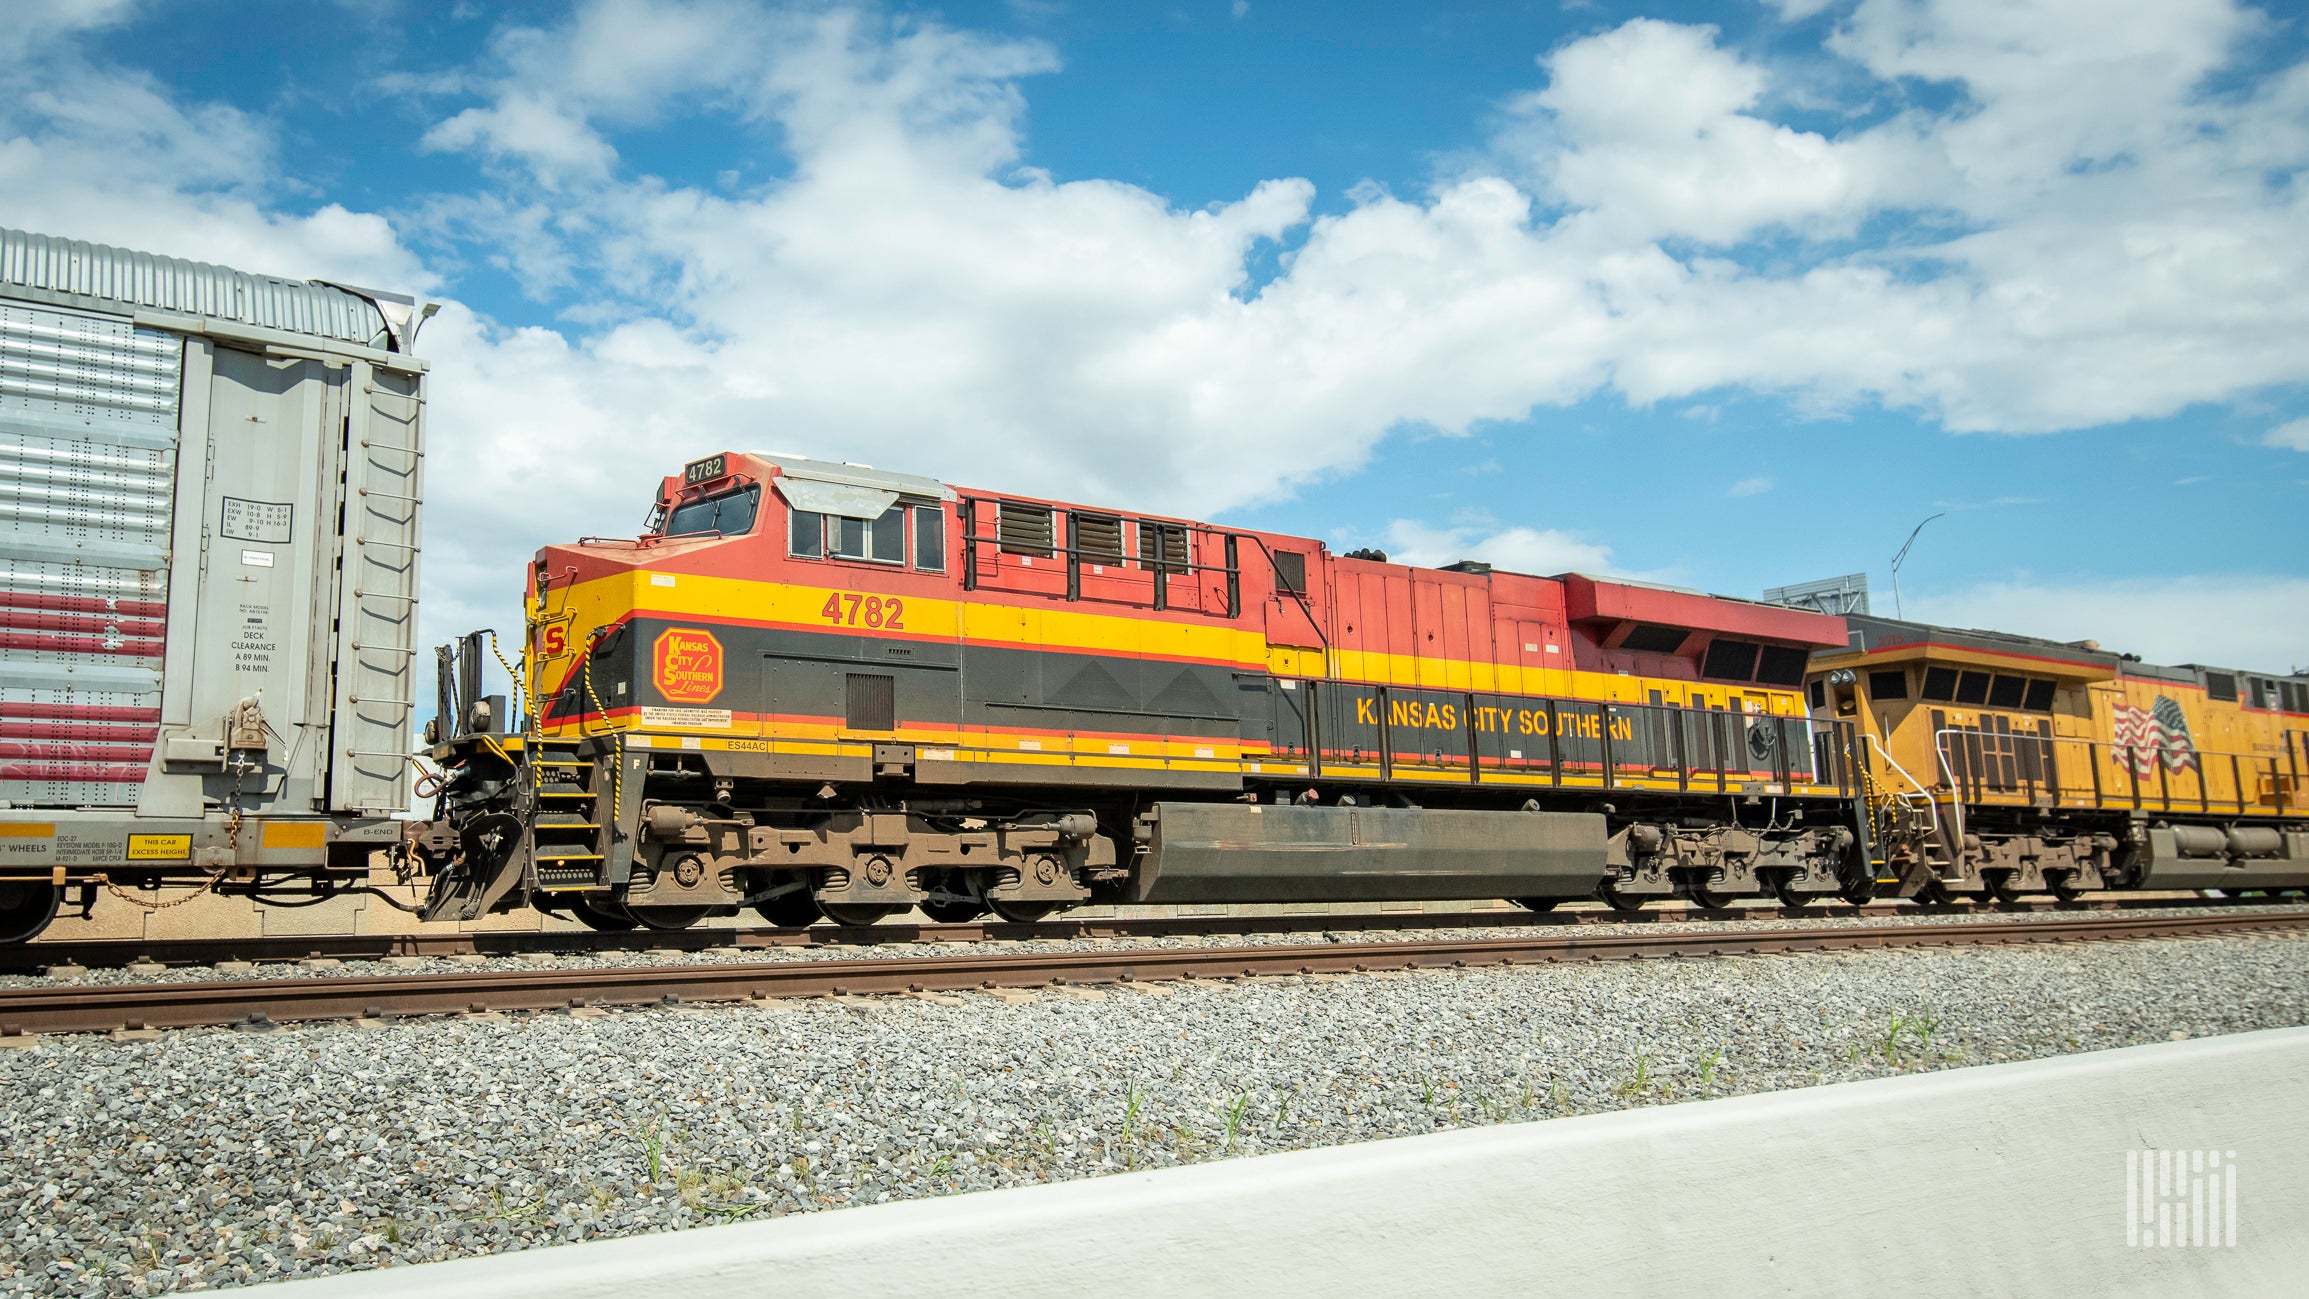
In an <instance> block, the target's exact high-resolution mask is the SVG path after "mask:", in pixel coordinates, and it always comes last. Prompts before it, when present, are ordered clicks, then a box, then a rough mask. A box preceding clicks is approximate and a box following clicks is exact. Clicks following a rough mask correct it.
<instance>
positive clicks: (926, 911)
mask: <svg viewBox="0 0 2309 1299" xmlns="http://www.w3.org/2000/svg"><path fill="white" fill-rule="evenodd" d="M922 914H923V915H926V916H928V917H930V918H931V919H932V920H935V921H937V922H938V923H939V924H942V925H960V924H967V923H969V922H970V921H973V920H976V919H977V918H978V917H980V916H983V915H985V914H986V908H985V907H984V906H981V905H980V904H978V903H976V902H971V901H967V900H965V901H962V902H925V903H923V904H922Z"/></svg>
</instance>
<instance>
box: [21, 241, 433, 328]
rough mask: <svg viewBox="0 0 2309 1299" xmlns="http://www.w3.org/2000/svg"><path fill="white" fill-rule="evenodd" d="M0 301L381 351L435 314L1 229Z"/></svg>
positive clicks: (346, 290) (331, 289) (333, 287)
mask: <svg viewBox="0 0 2309 1299" xmlns="http://www.w3.org/2000/svg"><path fill="white" fill-rule="evenodd" d="M0 297H9V298H17V299H20V300H23V301H28V302H39V303H43V304H47V305H51V306H61V307H77V308H80V309H82V310H85V311H100V312H105V313H108V314H111V315H124V316H125V315H135V314H136V313H137V312H138V311H140V310H144V311H154V312H171V313H175V314H178V315H185V316H199V317H206V318H208V319H211V320H221V321H232V322H236V323H239V324H243V325H253V326H257V327H259V328H263V329H275V330H280V331H282V332H285V333H291V334H304V335H307V336H309V337H314V338H333V339H338V340H341V341H343V342H347V343H355V344H359V345H360V346H362V347H371V348H375V349H377V350H379V351H386V352H407V351H409V350H410V348H411V347H412V346H413V345H414V344H415V342H416V335H417V326H418V325H419V324H421V323H423V321H424V319H425V317H426V316H429V315H431V314H432V308H431V307H430V306H427V307H426V308H425V309H424V310H423V311H419V310H418V309H417V303H416V299H414V298H410V297H408V296H406V295H403V294H399V293H386V292H383V291H381V290H378V289H361V288H354V287H353V286H351V285H341V284H331V283H329V282H327V281H325V280H304V281H298V280H286V279H282V278H280V277H278V276H273V275H253V274H250V273H249V272H247V271H236V270H233V269H232V268H230V267H227V266H215V265H211V264H210V263H207V262H194V261H186V260H184V259H183V258H179V257H163V256H161V255H159V254H157V253H144V252H137V251H135V250H133V249H128V248H114V247H111V246H109V245H106V244H92V243H86V242H83V241H81V240H77V239H62V238H58V237H57V236H55V235H42V234H32V233H30V232H27V231H23V230H8V229H0Z"/></svg>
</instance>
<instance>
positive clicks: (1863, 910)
mask: <svg viewBox="0 0 2309 1299" xmlns="http://www.w3.org/2000/svg"><path fill="white" fill-rule="evenodd" d="M2269 905H2273V903H2272V900H2271V899H2268V898H2196V897H2181V898H2153V897H2094V898H2087V899H2085V900H2083V901H2081V902H2055V901H2053V900H2052V899H2050V898H2027V899H2023V900H2021V901H2019V902H1993V903H1991V902H1977V901H1972V900H1962V901H1957V902H1951V903H1944V904H1938V905H1932V906H1919V905H1916V904H1913V903H1906V902H1899V901H1885V902H1870V903H1867V904H1865V905H1863V906H1857V907H1855V906H1851V905H1849V904H1846V903H1835V904H1830V905H1820V906H1812V907H1805V908H1802V909H1791V908H1787V907H1769V906H1756V907H1734V908H1729V909H1726V910H1721V911H1714V910H1706V909H1703V908H1699V907H1693V906H1688V905H1671V906H1666V907H1661V908H1658V909H1655V910H1645V911H1639V912H1633V913H1622V912H1617V911H1610V910H1606V909H1602V908H1596V909H1577V910H1563V911H1554V912H1544V913H1534V912H1530V911H1523V910H1514V911H1454V912H1442V911H1434V912H1425V911H1387V912H1370V913H1361V914H1356V913H1338V912H1330V913H1322V914H1314V915H1279V916H1246V915H1228V916H1138V917H1104V918H1094V919H1055V920H1040V921H1035V922H1033V923H1030V924H1012V923H1009V922H1007V921H1001V920H991V919H989V920H973V921H968V922H964V923H961V924H934V923H900V924H887V923H886V924H878V925H868V926H839V925H811V926H808V927H804V928H792V927H787V928H776V927H771V926H732V925H700V926H697V927H695V928H691V929H679V930H648V929H636V930H628V931H626V932H622V933H599V932H596V931H593V930H589V929H562V930H534V929H532V930H467V931H458V930H449V931H445V932H434V933H415V934H267V935H244V936H238V937H232V938H169V939H147V938H60V939H42V940H39V941H36V942H31V943H26V944H23V945H22V946H18V947H11V948H0V971H14V972H23V971H31V970H39V969H42V968H45V967H49V966H58V965H63V966H72V965H78V966H84V967H89V968H107V967H118V966H124V965H128V964H130V963H131V962H138V961H149V962H153V963H156V964H160V965H213V964H215V963H216V962H218V961H249V962H256V963H273V962H285V961H301V960H310V959H328V960H341V961H373V960H378V959H380V958H382V957H387V956H433V957H442V956H516V955H520V954H522V953H524V952H538V953H555V954H582V953H588V952H625V951H640V950H644V949H649V948H663V949H667V950H671V951H678V952H698V951H705V950H707V949H709V948H716V947H737V948H771V947H880V946H887V945H891V944H901V945H902V944H907V943H983V942H1017V941H1021V940H1029V939H1041V940H1057V941H1066V940H1080V939H1086V938H1201V937H1208V936H1211V935H1215V934H1312V933H1323V932H1329V931H1337V930H1359V931H1366V932H1374V931H1385V930H1402V929H1505V928H1530V927H1535V926H1557V925H1646V924H1670V923H1691V922H1696V921H1702V920H1823V919H1846V920H1849V919H1854V918H1857V917H1866V916H1882V917H1890V916H1949V915H2014V914H2039V913H2048V912H2049V913H2055V914H2062V915H2070V914H2091V913H2094V912H2105V911H2124V910H2141V909H2147V908H2159V909H2163V908H2181V907H2188V908H2204V909H2208V910H2214V909H2219V908H2223V907H2233V906H2269Z"/></svg>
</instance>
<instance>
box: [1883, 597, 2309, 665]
mask: <svg viewBox="0 0 2309 1299" xmlns="http://www.w3.org/2000/svg"><path fill="white" fill-rule="evenodd" d="M1844 622H1845V625H1846V626H1847V627H1848V628H1849V629H1850V634H1851V637H1852V644H1851V647H1852V648H1853V649H1856V650H1861V651H1875V650H1887V649H1894V648H1897V647H1899V646H1902V645H1915V644H1920V643H1923V642H1925V641H1931V642H1933V643H1935V644H1945V645H1954V646H1958V647H1961V648H1964V649H1976V650H1986V651H1989V652H1991V653H1996V652H2002V653H2008V654H2010V653H2021V654H2027V655H2029V656H2031V657H2034V658H2051V659H2059V660H2062V661H2066V662H2072V663H2080V664H2085V665H2088V666H2092V667H2098V668H2106V669H2108V670H2110V671H2113V672H2121V673H2123V674H2124V675H2126V676H2129V677H2151V678H2155V679H2157V680H2163V681H2198V680H2201V679H2202V678H2203V676H2204V674H2205V673H2207V672H2214V673H2225V674H2228V675H2231V676H2238V677H2246V676H2255V677H2267V678H2269V679H2270V680H2273V681H2274V680H2291V681H2304V680H2309V675H2304V674H2301V673H2286V672H2253V671H2248V670H2244V669H2238V668H2223V667H2208V666H2206V665H2204V664H2201V663H2173V664H2165V663H2147V662H2143V661H2142V660H2141V659H2140V658H2139V657H2138V656H2135V655H2130V654H2117V653H2112V652H2110V651H2107V650H2103V649H2101V648H2099V647H2098V646H2097V645H2094V644H2092V643H2091V642H2089V641H2088V642H2084V643H2081V644H2080V643H2078V642H2076V641H2059V640H2048V639H2046V638H2045V637H2042V636H2023V635H2021V634H2019V633H2017V632H2008V631H1987V630H1983V629H1981V628H1977V627H1942V626H1938V625H1935V624H1932V623H1922V622H1903V621H1901V620H1900V619H1897V618H1882V617H1878V616H1876V615H1874V614H1865V613H1855V614H1846V615H1844Z"/></svg>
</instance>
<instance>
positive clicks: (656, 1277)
mask: <svg viewBox="0 0 2309 1299" xmlns="http://www.w3.org/2000/svg"><path fill="white" fill-rule="evenodd" d="M2304 1080H2309V1028H2293V1029H2274V1030H2269V1031H2265V1032H2258V1033H2243V1034H2237V1035H2234V1036H2229V1037H2216V1038H2205V1039H2200V1040H2196V1041H2190V1042H2177V1043H2170V1044H2159V1045H2155V1046H2144V1047H2132V1048H2127V1049H2124V1050H2118V1051H2097V1052H2090V1053H2086V1054H2081V1055H2073V1056H2063V1057H2059V1058H2056V1059H2050V1060H2034V1061H2025V1062H2021V1063H2017V1064H2002V1065H1989V1066H1983V1067H1979V1068H1972V1069H1954V1070H1946V1071H1943V1072H1939V1073H1930V1074H1918V1075H1911V1076H1907V1077H1900V1078H1885V1079H1876V1080H1872V1081H1868V1082H1857V1083H1842V1084H1837V1085H1834V1086H1827V1087H1814V1088H1804V1089H1800V1090H1795V1091H1783V1092H1773V1093H1767V1094H1764V1095H1757V1096H1743V1097H1736V1098H1732V1099H1728V1100H1720V1101H1702V1102H1693V1103H1689V1104H1683V1105H1667V1106H1659V1107H1655V1108H1651V1109H1641V1110H1628V1111H1622V1112H1619V1113H1613V1114H1599V1115H1592V1116H1588V1117H1583V1118H1572V1119H1558V1120H1555V1121H1552V1122H1544V1123H1526V1124H1507V1125H1501V1126H1496V1127H1485V1128H1475V1129H1467V1130H1461V1131H1456V1132H1448V1133H1440V1134H1436V1135H1432V1136H1421V1137H1408V1138H1403V1139H1400V1140H1394V1141H1379V1142H1370V1143H1365V1144H1361V1145H1353V1146H1341V1147H1335V1148H1332V1149H1326V1150H1310V1151H1296V1152H1291V1153H1287V1154H1279V1155H1267V1156H1262V1157H1257V1158H1247V1159H1235V1160H1228V1161H1224V1162H1220V1163H1213V1164H1202V1165H1196V1166H1192V1167H1187V1168H1176V1169H1166V1170H1162V1171H1159V1172H1150V1173H1135V1174H1121V1175H1116V1176H1110V1177H1104V1178H1098V1179H1095V1180H1088V1181H1078V1182H1065V1183H1058V1184H1053V1185H1046V1186H1033V1187H1023V1188H1017V1189H1012V1190H1003V1191H988V1192H981V1193H978V1194H972V1195H961V1196H951V1197H947V1198H943V1199H933V1200H915V1201H908V1202H905V1203H898V1204H887V1205H876V1206H872V1207H868V1208H860V1209H848V1210H840V1211H835V1212H829V1213H814V1214H799V1215H795V1216H791V1217H786V1218H780V1219H776V1220H772V1221H768V1222H759V1223H743V1224H739V1225H736V1226H729V1227H709V1228H698V1229H693V1230H689V1231H683V1232H678V1233H661V1234H657V1235H651V1236H639V1237H630V1238H625V1239H619V1240H610V1241H599V1242H589V1243H587V1244H583V1245H573V1246H565V1247H560V1248H553V1249H545V1250H532V1251H527V1252H523V1253H517V1254H502V1255H496V1256H493V1257H488V1258H476V1259H465V1260H459V1261H456V1262H449V1263H437V1264H428V1265H425V1266H421V1267H410V1268H393V1269H388V1270H384V1271H377V1272H363V1273H354V1274H349V1275H344V1276H338V1277H330V1278H323V1279H319V1280H314V1281H300V1282H291V1283H288V1284H286V1285H283V1286H272V1287H268V1291H269V1292H270V1293H277V1294H279V1295H280V1296H281V1297H282V1299H335V1297H337V1296H343V1297H345V1299H354V1297H356V1296H378V1295H388V1294H403V1293H412V1294H413V1293H423V1294H425V1295H427V1296H430V1297H432V1299H467V1297H468V1296H470V1297H472V1299H480V1297H481V1296H489V1297H490V1299H526V1297H529V1296H536V1297H537V1299H594V1297H596V1296H599V1297H600V1299H612V1297H613V1296H614V1297H615V1299H635V1297H636V1296H652V1297H655V1296H665V1297H668V1299H672V1297H677V1296H678V1297H680V1299H690V1297H693V1296H695V1297H697V1299H704V1297H705V1296H721V1295H733V1294H772V1293H774V1294H777V1295H779V1296H781V1297H784V1296H804V1295H857V1294H870V1293H879V1294H915V1293H931V1292H936V1293H938V1294H940V1295H944V1296H957V1295H989V1296H992V1295H1005V1296H1012V1295H1028V1296H1032V1295H1051V1296H1059V1295H1077V1294H1085V1293H1098V1294H1100V1295H1102V1296H1118V1295H1155V1294H1161V1295H1179V1294H1190V1295H1206V1294H1207V1295H1222V1294H1223V1295H1234V1294H1244V1293H1255V1294H1259V1295H1261V1296H1275V1295H1299V1294H1309V1295H1312V1294H1323V1295H1332V1296H1336V1295H1381V1294H1384V1295H1405V1294H1428V1293H1436V1292H1440V1291H1448V1292H1450V1293H1451V1294H1452V1295H1454V1296H1455V1297H1458V1296H1477V1295H1515V1296H1529V1295H1534V1294H1548V1293H1563V1294H1579V1295H1598V1294H1626V1295H1637V1294H1641V1295H1645V1296H1656V1295H1659V1294H1661V1293H1674V1292H1679V1291H1686V1290H1698V1289H1702V1288H1705V1289H1706V1290H1708V1291H1710V1292H1712V1293H1718V1294H1722V1293H1732V1294H1764V1293H1770V1294H1827V1293H1848V1292H1853V1291H1857V1290H1862V1289H1865V1290H1868V1291H1875V1292H1890V1293H1898V1294H1903V1295H1907V1294H1928V1295H1930V1294H1947V1295H1997V1294H2044V1293H2063V1294H2144V1295H2145V1294H2158V1295H2169V1294H2218V1293H2227V1294H2279V1293H2288V1292H2291V1291H2292V1290H2293V1287H2294V1286H2295V1285H2296V1284H2298V1283H2300V1281H2301V1280H2302V1271H2303V1267H2304V1263H2305V1262H2309V1105H2305V1104H2304V1102H2309V1081H2304ZM2143 1148H2158V1149H2178V1150H2220V1151H2223V1152H2229V1151H2234V1152H2235V1159H2236V1170H2235V1172H2234V1174H2233V1175H2234V1176H2235V1178H2236V1185H2237V1193H2236V1195H2237V1205H2238V1208H2237V1214H2236V1218H2237V1229H2236V1240H2237V1244H2236V1246H2235V1247H2233V1248H2230V1247H2221V1248H2211V1247H2205V1248H2132V1247H2128V1246H2127V1243H2126V1223H2127V1218H2126V1215H2127V1201H2126V1192H2127V1182H2126V1153H2127V1152H2128V1151H2133V1150H2140V1149H2143ZM2183 1198H2186V1197H2185V1196H2184V1197H2183Z"/></svg>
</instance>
